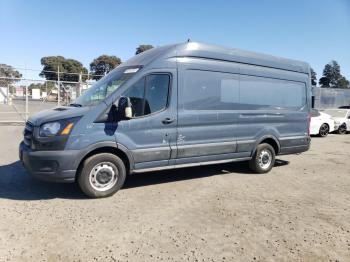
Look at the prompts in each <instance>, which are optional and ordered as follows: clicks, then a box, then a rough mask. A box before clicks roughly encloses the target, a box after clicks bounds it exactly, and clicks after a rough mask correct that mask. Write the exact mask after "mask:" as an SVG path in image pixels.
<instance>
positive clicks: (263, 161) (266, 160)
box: [258, 149, 272, 169]
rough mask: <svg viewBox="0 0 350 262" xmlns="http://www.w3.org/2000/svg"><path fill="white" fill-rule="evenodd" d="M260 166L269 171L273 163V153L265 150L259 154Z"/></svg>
mask: <svg viewBox="0 0 350 262" xmlns="http://www.w3.org/2000/svg"><path fill="white" fill-rule="evenodd" d="M258 159H259V166H260V167H261V168H262V169H268V168H269V167H270V165H271V162H272V153H271V151H270V150H267V149H264V150H262V151H261V152H260V154H259V158H258Z"/></svg>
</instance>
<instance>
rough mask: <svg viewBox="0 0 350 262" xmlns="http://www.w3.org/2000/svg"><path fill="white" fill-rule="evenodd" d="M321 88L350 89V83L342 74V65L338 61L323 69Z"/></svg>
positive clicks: (320, 81)
mask: <svg viewBox="0 0 350 262" xmlns="http://www.w3.org/2000/svg"><path fill="white" fill-rule="evenodd" d="M319 83H320V85H321V87H330V88H348V87H349V81H348V80H347V79H346V78H345V76H343V75H342V74H341V72H340V65H339V64H338V62H337V61H334V60H333V61H331V62H329V63H328V64H326V65H325V67H324V69H323V77H321V78H320V80H319Z"/></svg>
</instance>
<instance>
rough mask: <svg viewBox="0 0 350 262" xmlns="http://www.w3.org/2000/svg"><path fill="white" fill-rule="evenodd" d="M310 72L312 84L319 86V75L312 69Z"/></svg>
mask: <svg viewBox="0 0 350 262" xmlns="http://www.w3.org/2000/svg"><path fill="white" fill-rule="evenodd" d="M310 71H311V84H312V85H313V86H315V85H316V84H317V74H316V72H315V71H314V70H313V69H312V68H310Z"/></svg>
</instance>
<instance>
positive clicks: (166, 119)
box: [162, 117, 175, 125]
mask: <svg viewBox="0 0 350 262" xmlns="http://www.w3.org/2000/svg"><path fill="white" fill-rule="evenodd" d="M174 121H175V118H173V119H171V118H170V117H167V118H164V119H163V120H162V123H163V124H164V125H168V124H171V123H172V122H174Z"/></svg>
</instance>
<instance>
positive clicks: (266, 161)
mask: <svg viewBox="0 0 350 262" xmlns="http://www.w3.org/2000/svg"><path fill="white" fill-rule="evenodd" d="M275 155H276V153H275V150H274V149H273V147H272V146H271V145H269V144H266V143H263V144H260V145H258V146H257V148H256V151H255V153H254V155H253V157H252V159H251V160H250V161H249V167H250V169H251V170H253V171H254V172H256V173H259V174H263V173H267V172H269V171H270V170H271V168H272V167H273V166H274V165H275Z"/></svg>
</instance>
